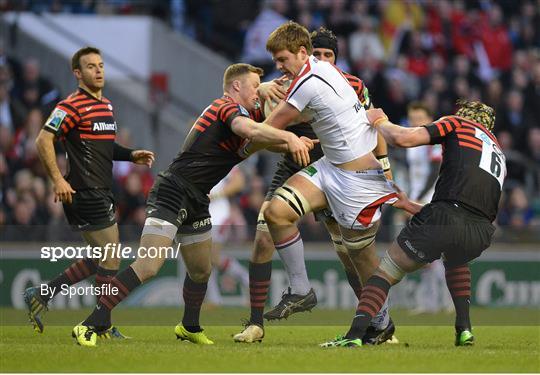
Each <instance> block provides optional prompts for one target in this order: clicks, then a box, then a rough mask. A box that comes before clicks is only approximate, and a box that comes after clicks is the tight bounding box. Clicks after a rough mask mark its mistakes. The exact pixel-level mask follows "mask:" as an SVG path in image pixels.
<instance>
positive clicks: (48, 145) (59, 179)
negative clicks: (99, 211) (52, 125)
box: [36, 130, 75, 203]
mask: <svg viewBox="0 0 540 375" xmlns="http://www.w3.org/2000/svg"><path fill="white" fill-rule="evenodd" d="M54 137H55V136H54V134H53V133H51V132H48V131H45V130H41V131H40V132H39V134H38V137H37V138H36V149H37V152H38V155H39V158H40V159H41V163H42V164H43V166H44V167H45V170H46V171H47V174H48V175H49V178H50V179H51V180H52V182H53V191H54V201H55V202H57V201H61V202H65V203H71V202H72V198H71V194H75V190H73V188H72V187H71V185H70V184H69V182H67V181H66V180H65V179H64V176H62V173H61V172H60V169H59V168H58V164H56V154H55V153H54Z"/></svg>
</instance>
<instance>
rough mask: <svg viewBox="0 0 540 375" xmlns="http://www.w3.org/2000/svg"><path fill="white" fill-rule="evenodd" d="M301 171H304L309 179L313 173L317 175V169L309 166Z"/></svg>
mask: <svg viewBox="0 0 540 375" xmlns="http://www.w3.org/2000/svg"><path fill="white" fill-rule="evenodd" d="M303 171H304V172H305V173H307V174H308V175H309V177H313V175H314V174H315V173H317V169H316V168H315V167H314V166H312V165H310V166H308V167H305V168H304V169H303Z"/></svg>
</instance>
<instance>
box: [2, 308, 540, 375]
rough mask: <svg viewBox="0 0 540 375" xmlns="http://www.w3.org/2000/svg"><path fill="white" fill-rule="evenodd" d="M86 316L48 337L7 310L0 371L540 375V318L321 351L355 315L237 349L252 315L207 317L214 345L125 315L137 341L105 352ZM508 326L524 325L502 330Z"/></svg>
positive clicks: (56, 316) (162, 319)
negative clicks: (461, 342)
mask: <svg viewBox="0 0 540 375" xmlns="http://www.w3.org/2000/svg"><path fill="white" fill-rule="evenodd" d="M87 313H88V311H87V310H85V311H51V312H49V313H48V314H47V316H46V317H45V318H46V320H45V322H46V323H48V325H47V326H46V329H45V333H43V334H41V335H40V334H37V333H35V332H33V331H32V329H31V328H30V327H29V326H28V325H25V314H24V312H23V311H17V310H12V309H2V310H0V318H1V319H0V323H1V325H0V353H1V354H0V371H1V372H540V328H539V325H538V321H539V312H538V310H533V309H531V310H509V309H505V310H501V309H499V310H497V309H493V310H487V309H474V310H473V312H472V316H473V320H474V321H476V322H477V324H476V326H475V328H474V333H475V337H476V340H477V342H476V345H475V346H474V347H466V348H464V347H461V348H456V347H454V345H453V335H454V333H453V327H452V326H451V323H452V319H453V316H452V315H448V314H439V315H434V316H420V317H411V316H409V315H408V314H407V313H406V312H404V311H399V310H397V311H392V314H393V317H394V320H395V322H396V325H397V326H398V328H397V332H396V334H397V336H398V338H399V339H400V342H401V343H400V344H397V345H390V344H385V345H381V346H377V347H362V348H355V349H350V348H332V349H322V348H319V347H318V345H317V344H319V343H321V342H323V341H326V340H327V339H330V338H332V337H334V336H335V335H336V334H338V333H343V332H344V331H345V330H346V328H347V327H346V326H345V325H344V324H346V323H347V322H349V321H350V317H351V312H350V311H329V310H318V311H314V312H313V313H312V314H298V315H295V316H294V317H291V318H290V319H289V320H287V321H284V322H279V323H272V324H267V325H266V337H265V339H264V341H263V343H261V344H259V343H255V344H239V343H234V342H233V341H232V339H231V335H232V334H234V333H237V332H238V331H239V330H240V328H241V327H240V325H239V319H240V318H241V317H243V316H246V314H247V309H226V308H219V309H213V310H207V311H203V313H202V317H201V319H202V322H203V323H204V328H205V332H206V333H207V334H208V336H209V337H210V338H212V339H213V340H214V341H215V342H216V344H215V345H213V346H197V345H193V344H191V343H187V342H181V341H178V340H176V339H175V337H174V333H173V327H174V325H175V324H176V323H177V321H178V319H179V317H180V316H181V312H180V311H179V310H178V309H171V308H167V309H142V308H141V309H118V311H115V313H114V319H115V321H116V324H117V325H118V326H119V327H121V330H122V332H123V333H124V334H127V335H129V336H132V337H133V338H132V339H130V340H116V341H110V340H98V345H99V346H98V347H96V348H82V347H79V346H77V345H75V342H74V340H73V339H72V338H71V336H70V332H71V328H72V326H73V325H74V324H76V323H77V322H78V321H80V320H81V319H82V318H84V316H86V314H87ZM508 317H511V319H510V320H511V321H512V322H513V323H515V324H526V325H521V326H508V325H502V324H500V323H501V322H504V321H505V320H507V319H508ZM516 318H519V319H518V320H516ZM478 322H480V323H481V324H480V325H479V324H478ZM415 323H416V324H415ZM336 324H342V325H341V326H338V325H336ZM413 324H415V325H413ZM442 324H445V325H442Z"/></svg>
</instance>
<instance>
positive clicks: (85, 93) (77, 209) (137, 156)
mask: <svg viewBox="0 0 540 375" xmlns="http://www.w3.org/2000/svg"><path fill="white" fill-rule="evenodd" d="M71 69H72V71H73V74H74V75H75V77H76V78H77V82H78V89H77V91H76V92H74V93H72V94H71V95H69V96H68V97H67V98H66V99H64V100H62V101H61V102H60V103H58V104H57V105H56V107H55V109H54V110H53V112H52V113H51V115H50V116H49V118H48V119H47V121H46V122H45V124H44V126H43V129H42V130H41V132H40V133H39V135H38V137H37V139H36V147H37V151H38V155H39V157H40V159H41V161H42V163H43V165H44V167H45V169H46V171H47V174H48V175H49V177H50V179H51V180H52V183H53V191H54V194H55V202H56V201H61V202H62V204H63V206H64V212H65V214H66V217H67V220H68V222H69V224H70V225H71V226H72V228H73V229H75V230H79V231H81V233H82V237H83V238H84V240H85V241H86V242H87V243H88V244H89V245H90V246H91V247H99V248H102V249H103V248H104V247H105V246H106V245H107V244H117V243H119V241H120V239H119V234H118V226H117V224H116V219H115V215H114V213H115V207H114V205H115V202H114V197H113V194H112V191H111V190H112V184H113V177H112V167H113V160H128V161H132V162H133V163H136V164H144V165H147V166H148V167H151V166H152V162H153V161H154V153H153V152H151V151H146V150H131V149H128V148H125V147H123V146H120V145H119V144H117V143H116V142H115V138H116V132H117V124H116V121H115V119H114V113H113V106H112V104H111V102H110V101H109V100H108V99H107V98H106V97H104V96H103V94H102V90H103V87H104V85H105V68H104V64H103V60H102V58H101V52H100V51H99V49H97V48H94V47H85V48H82V49H80V50H79V51H77V52H76V53H75V54H74V55H73V57H72V59H71ZM56 139H60V140H61V141H62V142H63V144H64V147H65V149H66V153H67V160H68V172H67V175H66V176H62V173H61V172H60V170H59V169H58V165H57V164H56V155H55V150H54V141H55V140H56ZM109 255H110V254H109ZM119 266H120V259H118V257H110V256H108V257H105V259H104V260H99V259H90V258H85V259H81V260H79V261H77V262H75V263H73V264H72V265H71V266H70V267H69V268H67V269H66V270H64V272H62V273H61V274H60V275H59V276H57V277H56V278H55V279H53V280H52V281H50V282H49V283H48V284H47V285H46V288H44V287H43V288H42V287H39V286H36V287H32V288H28V289H27V290H26V291H25V294H24V298H25V302H26V304H27V306H28V311H29V318H30V322H31V323H32V324H33V326H34V329H35V330H36V331H37V332H40V333H42V332H43V328H44V327H43V321H42V313H43V312H44V311H46V310H47V304H48V302H49V301H50V299H51V298H52V297H54V295H56V294H57V293H59V292H60V291H61V289H62V287H65V286H66V285H73V284H76V283H78V282H79V281H81V280H84V279H86V278H88V277H89V276H91V275H94V274H95V275H96V287H97V288H100V290H102V291H103V290H105V289H104V288H103V287H102V286H104V285H106V284H108V283H109V281H110V280H111V279H112V277H113V276H114V275H115V274H116V272H117V271H118V268H119ZM43 286H45V285H43ZM101 337H105V338H109V337H115V338H122V335H121V334H120V333H119V332H118V330H116V329H115V328H111V329H108V330H106V331H103V332H101Z"/></svg>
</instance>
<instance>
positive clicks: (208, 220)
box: [193, 217, 212, 229]
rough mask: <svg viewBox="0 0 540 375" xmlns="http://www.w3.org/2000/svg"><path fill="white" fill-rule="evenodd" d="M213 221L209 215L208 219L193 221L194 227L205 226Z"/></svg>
mask: <svg viewBox="0 0 540 375" xmlns="http://www.w3.org/2000/svg"><path fill="white" fill-rule="evenodd" d="M211 224H212V222H211V221H210V218H209V217H207V218H206V219H203V220H199V221H196V222H194V223H193V229H198V228H203V227H205V226H207V225H211Z"/></svg>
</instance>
